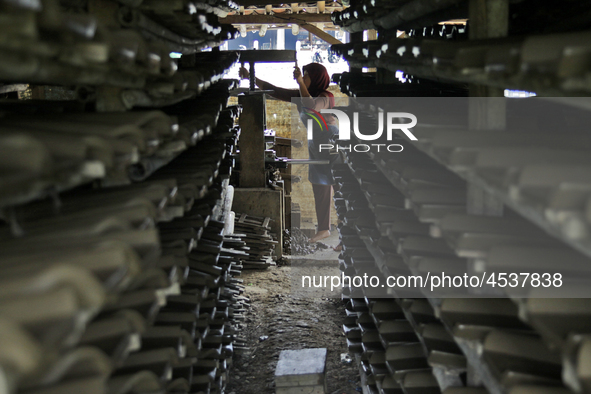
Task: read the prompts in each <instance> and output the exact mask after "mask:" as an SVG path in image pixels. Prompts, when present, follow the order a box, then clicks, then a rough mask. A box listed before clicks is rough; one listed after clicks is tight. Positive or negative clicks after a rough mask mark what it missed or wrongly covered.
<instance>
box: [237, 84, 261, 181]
mask: <svg viewBox="0 0 591 394" xmlns="http://www.w3.org/2000/svg"><path fill="white" fill-rule="evenodd" d="M239 102H240V104H241V105H242V108H243V111H242V115H240V128H241V136H240V142H239V145H240V166H241V168H240V187H242V188H245V187H248V188H251V187H265V184H266V179H265V133H264V130H265V128H266V119H265V96H264V95H263V94H249V95H244V96H239Z"/></svg>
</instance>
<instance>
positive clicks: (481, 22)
mask: <svg viewBox="0 0 591 394" xmlns="http://www.w3.org/2000/svg"><path fill="white" fill-rule="evenodd" d="M469 7H470V9H469V13H470V22H469V23H470V39H471V40H478V39H485V38H498V37H506V36H507V34H508V32H509V0H470V3H469ZM503 93H504V92H503V90H502V89H498V88H491V87H486V86H482V85H470V96H471V97H503V96H504V94H503ZM468 113H469V121H468V124H469V127H470V129H472V130H489V131H490V130H504V129H505V128H506V123H507V121H506V108H505V102H504V101H503V100H498V101H497V102H494V101H493V100H489V101H487V102H486V103H485V102H484V101H482V102H478V101H477V100H470V108H469V111H468ZM467 208H468V213H469V214H473V215H489V216H502V215H503V203H502V202H501V201H500V200H498V199H496V198H495V197H494V196H492V195H491V194H490V193H488V192H486V191H485V190H483V189H481V188H479V187H477V186H475V185H472V184H470V185H468V206H467Z"/></svg>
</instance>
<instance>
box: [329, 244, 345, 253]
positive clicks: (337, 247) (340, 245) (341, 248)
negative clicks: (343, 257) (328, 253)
mask: <svg viewBox="0 0 591 394" xmlns="http://www.w3.org/2000/svg"><path fill="white" fill-rule="evenodd" d="M332 250H334V251H335V252H340V251H341V250H343V244H342V243H339V244H338V245H337V246H334V247H333V248H332Z"/></svg>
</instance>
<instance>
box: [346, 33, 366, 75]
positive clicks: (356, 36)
mask: <svg viewBox="0 0 591 394" xmlns="http://www.w3.org/2000/svg"><path fill="white" fill-rule="evenodd" d="M350 37H351V42H352V43H362V42H363V32H362V31H360V32H357V33H351V35H350ZM349 72H352V73H361V72H362V70H361V69H360V68H354V67H349Z"/></svg>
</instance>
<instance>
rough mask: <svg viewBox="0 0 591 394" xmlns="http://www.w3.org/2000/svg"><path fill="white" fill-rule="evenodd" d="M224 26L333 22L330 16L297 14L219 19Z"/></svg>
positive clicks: (240, 16) (239, 16) (229, 16)
mask: <svg viewBox="0 0 591 394" xmlns="http://www.w3.org/2000/svg"><path fill="white" fill-rule="evenodd" d="M218 20H219V21H220V23H222V24H232V25H240V24H247V25H259V24H262V23H266V24H269V25H270V24H274V23H297V24H301V23H309V22H314V23H322V22H325V23H327V22H332V20H331V19H330V14H297V15H292V14H288V15H285V16H283V15H281V16H280V15H279V14H276V15H228V16H226V17H225V18H218Z"/></svg>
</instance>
